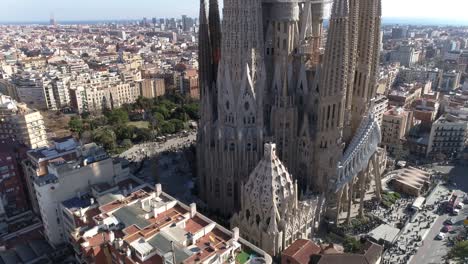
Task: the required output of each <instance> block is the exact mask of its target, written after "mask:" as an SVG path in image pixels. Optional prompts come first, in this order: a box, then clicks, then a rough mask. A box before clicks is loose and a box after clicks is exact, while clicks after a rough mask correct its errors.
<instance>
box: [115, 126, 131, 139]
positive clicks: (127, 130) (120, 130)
mask: <svg viewBox="0 0 468 264" xmlns="http://www.w3.org/2000/svg"><path fill="white" fill-rule="evenodd" d="M134 130H135V128H134V127H133V126H127V125H117V126H115V127H114V131H115V135H116V136H117V140H124V139H132V138H133V134H134V132H135V131H134Z"/></svg>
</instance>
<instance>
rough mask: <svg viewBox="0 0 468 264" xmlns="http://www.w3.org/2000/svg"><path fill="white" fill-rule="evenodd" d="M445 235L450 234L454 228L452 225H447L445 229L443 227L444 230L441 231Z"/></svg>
mask: <svg viewBox="0 0 468 264" xmlns="http://www.w3.org/2000/svg"><path fill="white" fill-rule="evenodd" d="M440 231H442V232H444V233H448V232H450V231H452V226H451V225H445V226H444V227H442V229H441V230H440Z"/></svg>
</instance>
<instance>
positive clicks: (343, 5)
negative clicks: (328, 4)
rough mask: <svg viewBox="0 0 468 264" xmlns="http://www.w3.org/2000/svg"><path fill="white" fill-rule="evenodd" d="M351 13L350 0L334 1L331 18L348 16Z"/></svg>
mask: <svg viewBox="0 0 468 264" xmlns="http://www.w3.org/2000/svg"><path fill="white" fill-rule="evenodd" d="M348 15H349V2H348V0H335V1H334V2H333V7H332V13H331V18H338V17H347V16H348Z"/></svg>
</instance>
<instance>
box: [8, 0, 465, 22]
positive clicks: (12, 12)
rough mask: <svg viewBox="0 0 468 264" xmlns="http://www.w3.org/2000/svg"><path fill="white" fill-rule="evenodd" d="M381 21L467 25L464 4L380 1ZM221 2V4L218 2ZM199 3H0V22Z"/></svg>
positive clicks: (154, 11)
mask: <svg viewBox="0 0 468 264" xmlns="http://www.w3.org/2000/svg"><path fill="white" fill-rule="evenodd" d="M382 1H383V15H384V17H406V18H408V17H417V18H436V19H450V20H458V21H468V16H467V10H468V1H467V0H382ZM220 2H222V0H220ZM198 5H199V0H0V6H1V8H0V21H9V22H14V21H48V20H49V17H50V14H51V13H54V15H55V18H56V20H58V21H65V20H106V19H136V18H138V19H139V18H142V17H148V18H151V17H158V18H159V17H179V16H180V15H182V14H187V15H189V16H198Z"/></svg>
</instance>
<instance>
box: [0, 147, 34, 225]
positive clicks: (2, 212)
mask: <svg viewBox="0 0 468 264" xmlns="http://www.w3.org/2000/svg"><path fill="white" fill-rule="evenodd" d="M26 150H27V148H25V147H24V146H22V145H20V144H19V143H18V142H12V141H5V140H0V220H1V221H5V220H6V219H9V218H11V217H14V216H16V215H19V214H21V213H23V212H25V211H27V210H28V209H29V206H28V199H27V196H26V190H25V188H24V186H23V171H22V170H21V166H20V161H21V160H22V159H24V157H25V154H26Z"/></svg>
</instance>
